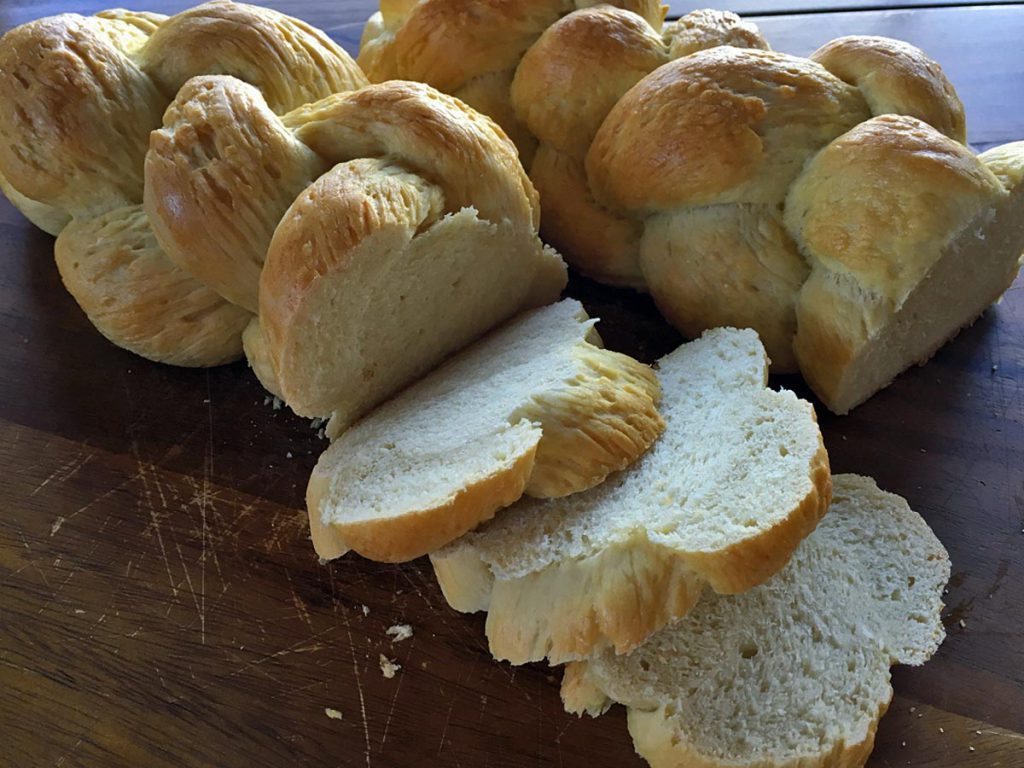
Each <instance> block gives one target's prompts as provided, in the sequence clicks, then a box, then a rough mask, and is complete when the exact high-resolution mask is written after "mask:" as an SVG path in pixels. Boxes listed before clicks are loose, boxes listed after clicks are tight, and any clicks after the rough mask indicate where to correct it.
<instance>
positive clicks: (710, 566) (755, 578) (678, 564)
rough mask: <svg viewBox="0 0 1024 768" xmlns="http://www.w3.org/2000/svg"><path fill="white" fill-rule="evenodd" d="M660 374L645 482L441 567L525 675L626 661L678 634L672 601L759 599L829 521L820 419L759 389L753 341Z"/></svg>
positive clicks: (449, 586) (761, 364)
mask: <svg viewBox="0 0 1024 768" xmlns="http://www.w3.org/2000/svg"><path fill="white" fill-rule="evenodd" d="M658 371H659V378H660V380H661V385H662V391H663V400H662V406H661V412H662V415H663V416H664V418H665V423H666V427H665V432H664V434H663V435H662V437H661V438H660V439H659V440H658V441H657V442H656V443H655V445H654V446H653V448H652V449H651V450H650V451H649V452H648V453H646V454H645V455H644V456H643V457H641V459H640V460H639V461H638V462H637V464H636V465H635V466H633V467H632V468H630V469H629V470H627V471H624V472H621V473H619V474H616V475H614V476H612V477H610V478H609V479H608V480H606V481H605V482H604V483H602V484H601V485H599V486H597V487H596V488H593V489H591V490H589V491H587V492H585V493H580V494H577V495H574V496H570V497H568V498H565V499H558V500H554V501H546V502H539V501H523V502H520V503H519V504H517V505H516V506H514V507H513V508H512V509H510V510H509V511H508V512H506V513H505V514H503V515H501V516H500V517H498V518H496V519H495V520H494V521H492V522H491V523H489V524H488V525H486V526H484V527H483V528H481V529H480V531H478V532H474V533H470V534H468V535H467V536H465V537H463V538H462V539H460V540H458V541H457V542H454V543H453V544H452V545H451V546H449V547H446V548H445V549H443V550H441V551H439V552H437V553H435V554H434V555H432V556H431V559H432V560H433V562H434V568H435V572H436V573H437V574H438V577H439V579H440V580H441V586H442V589H443V590H444V592H445V595H446V597H448V599H449V602H450V603H452V604H453V605H454V606H455V607H457V608H459V609H460V610H480V609H481V608H483V609H488V610H489V611H490V615H489V616H488V635H489V638H490V640H491V647H492V652H495V653H496V654H498V655H499V656H501V657H503V658H510V659H511V660H513V661H514V662H517V663H521V662H523V661H527V660H536V659H537V658H543V657H545V656H546V657H547V658H549V659H550V660H551V661H552V662H559V661H564V660H566V659H568V658H581V657H585V656H586V655H587V654H588V652H590V651H591V650H593V649H596V648H600V647H603V646H607V645H614V646H616V647H617V648H618V649H619V650H620V651H622V650H625V649H628V648H629V647H631V646H633V645H636V644H637V643H638V642H640V641H641V640H642V639H643V638H644V637H645V636H646V635H647V634H649V633H650V632H652V631H654V630H655V629H658V628H659V627H661V626H663V625H664V624H665V623H666V622H667V621H669V620H671V619H672V618H675V616H673V615H671V612H670V615H664V612H663V606H664V604H665V603H666V600H667V598H666V594H665V592H663V591H662V590H665V589H667V588H668V585H674V584H676V582H677V581H678V580H682V582H684V583H685V587H684V589H685V591H686V592H687V595H685V596H684V597H681V598H680V601H679V603H678V605H677V607H676V608H675V609H673V610H675V611H678V613H676V614H675V615H676V616H677V615H681V613H684V612H685V611H686V610H688V609H689V607H691V606H692V605H693V603H694V602H695V600H696V597H697V596H698V595H699V594H700V591H701V589H702V588H703V586H704V585H705V584H710V585H711V586H712V587H713V588H714V589H716V590H718V591H721V592H741V591H744V590H746V589H749V588H751V587H752V586H754V585H755V584H758V583H760V582H762V581H763V580H764V579H766V578H768V577H769V576H770V575H771V574H773V573H774V572H775V571H777V570H778V569H779V568H780V567H782V565H783V564H784V563H785V562H786V561H787V559H788V558H789V555H790V553H791V552H792V551H793V549H794V548H795V547H796V546H797V544H798V543H799V541H800V540H801V539H802V538H803V537H804V536H805V535H807V533H808V532H809V531H810V530H812V529H813V528H814V525H815V524H816V523H817V521H818V519H820V517H821V515H822V514H824V512H825V509H826V508H827V506H828V499H829V495H830V488H831V485H830V480H829V470H828V457H827V454H826V453H825V449H824V447H823V446H822V443H821V435H820V433H819V431H818V426H817V424H816V422H815V419H814V412H813V409H812V408H811V406H810V404H808V403H806V402H804V401H802V400H799V399H797V398H796V396H794V395H793V394H792V393H791V392H775V391H772V390H769V389H766V388H765V382H766V380H767V361H766V359H765V356H764V348H763V347H762V346H761V344H760V342H759V341H758V338H757V335H756V334H755V333H753V332H752V331H737V330H735V329H717V330H714V331H709V332H707V333H706V334H704V336H703V337H702V338H701V339H700V340H698V341H695V342H692V343H690V344H685V345H683V346H682V347H680V348H679V349H678V350H676V351H675V352H673V353H672V354H670V355H668V356H667V357H665V358H663V359H662V360H661V361H660V363H659V365H658ZM620 570H621V571H622V574H624V579H620V578H619V576H620V574H619V571H620ZM577 571H578V572H577ZM584 573H586V574H587V575H586V577H585V578H584ZM631 573H636V574H643V576H642V577H641V576H636V577H630V574H631ZM648 580H649V581H650V585H651V588H650V589H648ZM620 581H622V583H620ZM631 581H635V582H636V583H635V584H633V586H632V587H630V582H631ZM641 581H642V582H643V585H641V584H640V582H641ZM658 585H660V589H659V588H657V586H658ZM673 588H675V587H674V586H673ZM620 590H621V592H620ZM499 596H500V600H499ZM492 598H493V599H492ZM563 603H564V604H563ZM568 605H572V606H573V608H572V610H573V611H576V610H577V609H578V611H579V615H576V616H572V617H570V616H569V615H568V614H569V609H568V608H566V607H565V606H568ZM559 606H561V607H562V608H563V609H564V610H563V612H562V613H558V611H559ZM580 606H582V607H580ZM587 606H593V607H592V608H588V607H587ZM549 610H551V611H555V613H553V614H552V615H548V611H549ZM594 614H600V615H599V616H597V617H595V616H594ZM624 616H629V617H634V618H631V619H630V620H629V621H623V620H622V617H624ZM576 622H579V625H578V627H577V624H576ZM561 624H566V625H567V626H566V630H565V632H564V633H563V632H562V630H561ZM499 628H500V631H499ZM505 632H508V633H510V634H509V635H508V636H502V635H503V633H505ZM563 634H564V635H565V637H562V635H563Z"/></svg>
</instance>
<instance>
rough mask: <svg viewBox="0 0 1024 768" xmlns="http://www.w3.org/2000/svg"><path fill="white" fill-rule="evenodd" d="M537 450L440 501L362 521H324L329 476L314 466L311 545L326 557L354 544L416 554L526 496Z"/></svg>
mask: <svg viewBox="0 0 1024 768" xmlns="http://www.w3.org/2000/svg"><path fill="white" fill-rule="evenodd" d="M534 454H535V448H534V449H533V450H528V451H525V452H524V453H523V454H522V455H520V456H517V457H515V459H514V460H513V461H512V462H511V463H510V465H509V466H508V467H507V468H505V469H504V470H503V471H501V472H498V473H495V474H493V475H491V476H489V477H485V478H483V479H482V480H479V481H478V482H475V483H472V484H471V485H468V486H466V487H465V488H463V489H462V490H460V491H459V492H458V493H456V494H455V495H454V496H452V498H451V499H449V500H448V501H447V502H446V503H444V504H442V505H440V506H438V507H434V508H432V509H426V510H423V511H421V512H418V513H415V514H405V515H401V516H397V517H380V518H374V519H370V520H366V521H364V522H359V523H354V522H349V523H332V524H325V523H323V522H322V521H321V520H320V515H319V510H320V508H321V499H322V498H323V496H324V495H325V494H326V491H327V482H328V478H327V477H325V476H323V475H320V474H318V473H317V471H316V470H314V471H313V475H312V476H311V477H310V479H309V485H308V487H307V489H306V506H307V508H308V509H309V528H310V534H311V536H312V539H313V546H314V548H315V549H316V551H317V554H318V555H320V557H322V558H324V559H331V558H335V557H339V556H340V555H343V554H345V552H347V551H349V550H353V551H355V552H358V553H359V554H360V555H362V556H363V557H367V558H369V559H371V560H378V561H381V562H386V563H400V562H406V561H408V560H413V559H415V558H417V557H420V556H422V555H425V554H427V553H428V552H432V551H434V550H435V549H438V548H439V547H441V546H443V545H445V544H447V543H448V542H449V541H452V540H454V539H456V538H458V537H459V536H461V535H462V534H464V533H466V532H467V531H469V530H471V529H472V528H474V527H476V526H477V525H479V524H480V523H482V522H483V521H484V520H489V519H490V518H492V517H493V516H494V513H495V512H497V511H498V510H499V509H501V508H502V507H507V506H508V505H509V504H511V503H512V502H514V501H515V500H516V499H518V498H519V497H520V496H522V495H523V490H524V488H525V487H526V482H527V478H528V477H529V476H530V472H531V470H532V468H533V463H534ZM382 534H383V535H382Z"/></svg>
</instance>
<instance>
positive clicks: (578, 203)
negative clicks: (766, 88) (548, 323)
mask: <svg viewBox="0 0 1024 768" xmlns="http://www.w3.org/2000/svg"><path fill="white" fill-rule="evenodd" d="M659 21H660V20H659ZM659 28H660V24H659V26H658V27H655V26H652V24H651V23H649V22H648V21H647V20H645V19H644V18H643V17H641V16H639V15H637V14H635V13H631V12H629V11H628V10H624V9H621V8H612V7H609V6H597V7H594V8H589V9H586V10H581V11H577V12H576V13H571V14H569V15H568V16H565V17H564V18H562V19H561V20H560V21H558V22H557V23H556V24H553V25H552V26H551V27H549V28H548V29H547V30H546V31H545V32H544V34H542V35H541V36H540V38H539V39H538V40H537V42H536V43H535V44H534V45H533V46H532V47H531V48H530V50H529V51H527V53H526V55H525V56H524V57H523V60H522V62H521V63H520V65H519V68H518V69H517V70H516V76H515V80H514V81H513V84H512V92H511V96H512V104H513V107H514V109H515V111H516V114H517V115H518V116H519V117H520V118H521V120H522V121H523V123H524V124H525V125H526V127H527V128H528V129H529V131H530V133H531V135H533V136H536V137H537V139H538V140H539V147H538V149H537V152H536V155H535V156H534V160H533V164H532V165H531V167H530V176H531V178H532V179H533V181H534V183H535V184H536V185H537V188H538V189H539V191H540V193H541V199H542V200H543V204H544V217H543V230H542V232H543V234H544V236H545V238H546V239H547V240H548V241H549V242H551V243H552V244H554V245H555V246H556V247H557V248H559V249H560V250H561V251H563V252H564V253H565V254H566V256H567V258H568V259H569V260H570V261H571V262H572V263H574V265H575V266H577V267H579V268H580V269H581V270H582V271H583V272H585V273H586V274H588V275H590V276H592V277H595V278H597V279H599V280H602V281H604V282H610V283H614V284H620V285H629V286H631V287H634V288H644V287H645V285H646V283H645V281H644V277H643V274H642V273H641V271H640V265H639V250H640V239H641V235H642V232H643V227H642V222H641V221H639V220H638V219H637V218H636V217H635V216H632V215H630V214H629V213H628V212H627V211H624V210H623V209H622V207H621V206H620V207H616V206H614V205H609V204H608V202H607V201H606V200H602V199H598V198H596V197H595V187H594V185H592V184H590V183H588V171H587V168H586V162H587V161H586V158H587V155H588V152H589V151H590V148H591V145H592V143H593V142H594V138H595V136H596V135H597V134H598V131H599V129H600V128H601V125H602V124H603V123H604V121H605V119H606V118H607V117H608V114H609V112H611V111H612V110H613V108H614V107H615V105H616V104H617V103H618V102H619V100H620V99H622V97H623V96H624V95H625V94H626V93H627V92H628V91H629V90H630V89H631V88H633V86H635V85H636V84H637V83H638V82H640V81H641V80H643V79H644V78H645V77H646V76H648V75H649V74H650V73H652V72H654V71H656V70H660V68H662V67H663V66H665V65H668V63H669V62H671V61H673V60H674V59H676V58H678V57H685V56H689V55H690V54H692V53H694V52H696V51H699V50H704V49H706V48H713V47H718V46H723V45H735V46H747V47H751V48H755V49H767V48H768V43H767V42H766V41H765V40H764V38H763V37H761V35H760V34H759V33H758V32H757V29H756V28H755V27H754V26H753V25H751V24H747V23H745V22H743V21H741V20H740V18H739V17H738V16H736V15H735V14H732V13H724V12H720V11H708V10H705V11H694V12H693V13H690V14H687V15H686V16H684V17H682V18H681V19H678V20H677V21H675V22H672V23H671V24H669V25H668V26H666V27H665V29H664V30H661V31H659ZM648 149H649V150H650V151H651V152H657V151H658V150H657V147H656V146H652V147H649V148H648ZM627 162H628V161H627ZM650 170H651V169H650V168H646V169H645V172H646V173H648V174H649V173H650ZM659 179H662V169H661V168H660V167H658V168H656V169H655V176H654V177H653V178H652V177H651V176H650V175H648V176H647V177H646V179H645V186H646V183H647V182H652V183H655V184H657V183H659ZM664 181H665V184H668V183H671V182H672V181H675V180H674V179H673V180H664Z"/></svg>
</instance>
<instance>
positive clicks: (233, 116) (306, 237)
mask: <svg viewBox="0 0 1024 768" xmlns="http://www.w3.org/2000/svg"><path fill="white" fill-rule="evenodd" d="M146 194H147V197H146V205H147V208H148V209H149V211H150V214H151V216H152V217H153V220H154V226H155V230H156V233H157V235H158V236H159V237H160V239H161V241H162V242H164V244H165V247H166V248H167V251H168V253H169V254H171V255H172V258H174V259H175V260H176V261H177V260H178V259H179V258H180V259H191V260H193V261H195V262H197V263H198V264H218V263H221V264H223V263H225V258H224V255H226V254H233V255H234V256H235V257H236V258H237V259H240V260H241V259H243V257H244V262H245V267H246V269H247V270H248V272H249V274H250V275H251V276H252V278H253V279H254V280H255V282H247V285H248V287H249V292H250V296H251V298H252V299H255V298H256V297H257V296H258V310H259V321H258V323H259V324H258V326H254V327H252V328H250V329H249V331H248V332H247V334H246V350H247V351H248V352H249V353H250V355H251V360H250V362H251V364H252V365H253V368H254V370H255V371H256V372H257V374H258V375H259V376H260V379H261V380H262V381H263V382H264V384H265V385H266V386H267V387H268V388H269V389H271V390H272V391H275V392H276V393H277V394H279V395H280V396H281V397H282V398H283V399H284V400H285V401H286V402H287V403H288V404H289V405H290V406H291V407H292V408H293V410H295V411H296V412H298V413H300V414H302V415H307V416H324V415H327V414H333V415H334V416H335V419H334V421H333V422H332V427H331V433H332V434H337V433H338V432H339V431H340V430H341V429H342V428H343V427H344V426H346V425H347V424H349V423H350V422H351V421H352V420H353V419H355V418H356V417H358V416H359V415H360V414H362V413H363V412H365V410H366V409H367V408H369V407H371V406H372V405H374V404H375V403H377V402H380V401H381V400H383V399H384V398H386V397H387V396H389V395H390V394H393V393H394V392H396V391H398V389H400V388H401V387H403V386H405V385H407V384H408V383H409V382H410V381H412V380H414V379H415V378H417V377H418V376H420V375H422V374H423V373H425V372H426V371H427V370H429V369H430V368H432V367H433V366H435V365H436V364H437V363H438V362H440V361H441V360H442V359H443V358H444V357H446V356H447V355H449V354H450V353H452V352H453V351H455V350H457V349H459V348H461V347H463V346H465V345H466V344H468V343H469V342H471V341H473V340H474V339H475V338H477V337H478V336H480V335H481V334H482V333H484V332H485V331H486V330H488V329H489V328H491V327H493V326H494V325H496V324H497V323H500V322H502V321H503V320H505V319H507V318H509V317H511V316H512V315H514V314H515V313H517V312H518V311H520V310H522V309H524V308H527V307H532V306H539V305H542V304H546V303H548V302H550V301H553V300H554V299H555V298H557V296H558V294H559V292H560V291H561V289H562V287H563V286H564V284H565V279H566V276H565V265H564V264H563V262H562V261H561V259H560V257H558V255H557V254H555V253H554V252H553V251H551V250H549V249H545V248H544V246H543V245H542V244H541V242H540V239H539V237H538V235H537V227H538V220H539V203H538V199H537V193H536V191H535V190H534V188H533V186H532V184H530V181H529V179H528V178H527V176H526V173H525V172H524V171H523V169H522V166H521V165H520V163H519V160H518V156H517V153H516V149H515V146H514V145H513V144H512V143H511V142H510V141H509V140H508V139H507V138H506V136H505V135H504V133H503V132H502V131H501V130H500V128H498V127H497V125H496V124H495V123H494V122H493V121H491V120H490V119H489V118H487V117H485V116H483V115H480V114H478V113H477V112H475V111H473V110H471V109H469V108H468V107H467V106H466V105H465V104H463V103H462V102H460V101H459V100H457V99H455V98H453V97H451V96H447V95H445V94H442V93H440V92H438V91H436V90H434V89H433V88H431V87H430V86H428V85H425V84H422V83H411V82H403V81H391V82H388V83H384V84H381V85H374V86H368V87H366V88H363V89H360V90H356V91H351V92H347V93H340V94H334V95H331V96H328V97H326V98H324V99H321V100H319V101H316V102H313V103H311V104H307V105H304V106H301V107H299V108H298V109H295V110H292V111H291V112H288V113H287V114H284V115H282V116H278V115H277V114H275V113H274V111H273V110H272V109H271V108H270V106H269V104H267V102H266V100H265V99H264V98H263V96H262V94H261V93H260V91H259V90H258V89H256V88H253V87H252V86H250V85H248V84H246V83H244V82H242V81H240V80H238V79H235V78H232V77H223V76H209V77H203V78H195V79H193V80H191V81H189V83H188V84H186V86H185V87H184V88H182V89H181V91H180V92H179V94H178V98H177V99H176V100H175V102H174V104H172V105H171V107H170V108H169V109H168V110H167V114H166V116H165V120H164V127H163V128H162V129H161V130H159V131H155V132H154V133H153V135H152V139H151V150H150V154H149V157H148V160H147V165H146ZM165 201H180V204H179V203H175V204H174V205H165V204H163V203H164V202H165ZM248 222H252V225H249V224H248ZM196 268H197V269H198V268H199V267H198V266H197V267H196ZM236 284H240V282H239V281H236Z"/></svg>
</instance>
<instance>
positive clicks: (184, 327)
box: [55, 205, 251, 366]
mask: <svg viewBox="0 0 1024 768" xmlns="http://www.w3.org/2000/svg"><path fill="white" fill-rule="evenodd" d="M55 253H56V259H57V267H58V269H59V270H60V275H61V279H62V280H63V281H64V285H65V287H66V288H67V289H68V291H69V292H70V293H71V295H72V296H74V297H75V301H77V302H78V304H79V306H80V307H81V308H82V310H83V311H84V312H85V313H86V315H88V317H89V320H91V321H92V323H93V325H95V326H96V328H97V329H98V330H99V331H100V332H101V333H102V334H103V335H104V336H106V337H107V338H108V339H110V340H111V341H112V342H113V343H114V344H117V345H118V346H119V347H123V348H124V349H128V350H130V351H132V352H134V353H136V354H138V355H141V356H143V357H145V358H148V359H150V360H154V361H156V362H160V363H170V364H172V365H183V366H213V365H220V364H222V363H227V362H231V361H232V360H236V359H238V358H239V357H240V356H241V353H242V330H243V329H244V328H245V326H246V324H247V323H248V322H249V318H250V317H251V316H250V315H249V313H248V312H246V311H245V310H243V309H240V308H239V307H235V306H233V305H231V304H229V303H228V302H226V301H224V299H222V298H221V297H220V296H218V295H217V294H216V293H215V292H214V291H211V290H210V289H209V288H207V287H205V286H204V285H203V284H202V283H200V282H199V281H197V280H196V279H195V278H193V277H192V276H191V275H189V274H188V273H187V272H184V271H182V270H181V269H178V268H177V267H176V266H175V265H174V264H173V263H172V262H171V261H170V260H169V259H168V258H167V257H166V256H165V255H164V253H163V251H161V250H160V247H159V245H158V244H157V242H156V239H155V238H154V237H153V234H152V231H151V229H150V227H149V221H148V219H147V217H146V214H145V212H144V211H143V210H142V206H139V205H135V206H129V207H127V208H119V209H115V210H113V211H109V212H107V213H105V214H102V215H101V216H97V217H95V218H82V217H77V218H75V219H74V220H73V221H72V222H71V223H70V224H69V225H68V226H67V227H65V228H64V230H63V232H61V234H60V236H59V237H58V238H57V244H56V248H55Z"/></svg>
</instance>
